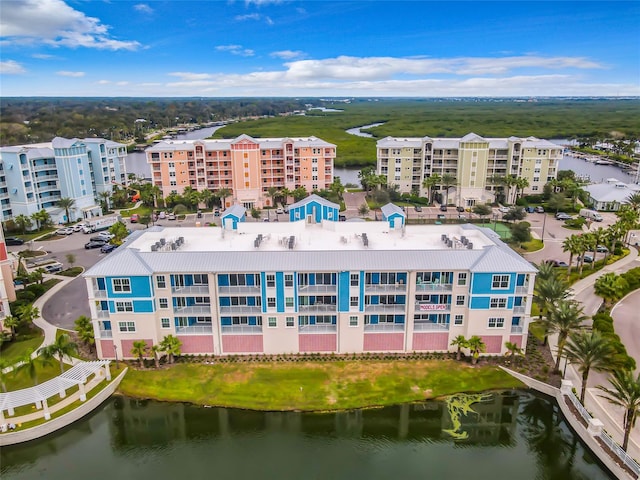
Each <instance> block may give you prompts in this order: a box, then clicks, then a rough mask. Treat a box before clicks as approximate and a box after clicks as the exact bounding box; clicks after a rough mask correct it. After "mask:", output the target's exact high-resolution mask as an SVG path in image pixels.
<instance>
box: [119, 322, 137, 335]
mask: <svg viewBox="0 0 640 480" xmlns="http://www.w3.org/2000/svg"><path fill="white" fill-rule="evenodd" d="M118 329H119V330H120V332H122V333H130V332H135V331H136V324H135V323H133V322H118Z"/></svg>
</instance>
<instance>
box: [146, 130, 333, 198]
mask: <svg viewBox="0 0 640 480" xmlns="http://www.w3.org/2000/svg"><path fill="white" fill-rule="evenodd" d="M146 152H147V162H148V163H149V164H150V165H151V174H152V179H153V184H154V185H157V186H159V187H160V188H162V192H163V195H164V196H167V195H169V194H170V193H172V192H175V193H178V194H181V193H182V192H183V191H184V188H185V187H188V186H189V187H191V188H193V189H194V190H198V191H202V190H205V189H209V190H211V191H214V192H215V191H217V190H219V189H221V188H227V189H229V190H231V192H232V194H231V195H230V196H229V197H227V199H226V205H225V206H224V207H228V206H231V205H234V204H241V205H243V206H244V207H245V208H247V209H250V208H253V207H256V208H263V207H268V206H272V200H271V198H269V197H268V196H267V195H265V193H266V192H267V191H268V190H269V188H270V187H275V188H277V189H283V188H286V189H288V190H294V189H296V188H298V187H304V188H305V189H306V190H307V191H308V192H312V191H313V190H323V189H325V188H328V187H329V185H331V183H332V182H333V165H334V160H335V157H336V146H335V145H333V144H331V143H327V142H325V141H324V140H321V139H319V138H316V137H307V138H251V137H250V136H248V135H240V136H239V137H237V138H234V139H224V140H169V141H163V142H160V143H158V144H156V145H154V146H153V147H151V148H148V149H147V150H146Z"/></svg>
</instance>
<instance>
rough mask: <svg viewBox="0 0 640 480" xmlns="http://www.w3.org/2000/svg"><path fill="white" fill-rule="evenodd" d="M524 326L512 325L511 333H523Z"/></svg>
mask: <svg viewBox="0 0 640 480" xmlns="http://www.w3.org/2000/svg"><path fill="white" fill-rule="evenodd" d="M523 330H524V328H523V327H522V326H520V325H511V333H517V334H521V333H522V332H523Z"/></svg>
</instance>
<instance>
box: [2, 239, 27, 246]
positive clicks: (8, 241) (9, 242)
mask: <svg viewBox="0 0 640 480" xmlns="http://www.w3.org/2000/svg"><path fill="white" fill-rule="evenodd" d="M4 243H5V244H6V245H7V246H11V245H23V244H24V240H23V239H21V238H18V237H7V238H5V239H4Z"/></svg>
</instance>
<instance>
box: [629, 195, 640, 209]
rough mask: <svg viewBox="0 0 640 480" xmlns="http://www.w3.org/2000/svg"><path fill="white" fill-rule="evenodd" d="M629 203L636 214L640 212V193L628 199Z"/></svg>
mask: <svg viewBox="0 0 640 480" xmlns="http://www.w3.org/2000/svg"><path fill="white" fill-rule="evenodd" d="M627 203H628V204H629V205H631V208H632V209H633V210H635V211H636V212H640V192H636V193H632V194H631V195H629V196H628V197H627Z"/></svg>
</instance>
